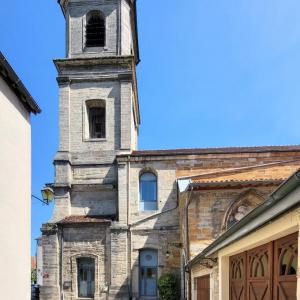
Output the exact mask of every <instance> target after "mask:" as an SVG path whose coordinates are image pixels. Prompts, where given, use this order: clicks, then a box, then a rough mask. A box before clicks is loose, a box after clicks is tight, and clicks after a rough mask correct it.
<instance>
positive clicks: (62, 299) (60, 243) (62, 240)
mask: <svg viewBox="0 0 300 300" xmlns="http://www.w3.org/2000/svg"><path fill="white" fill-rule="evenodd" d="M58 232H59V248H60V249H59V250H60V251H59V286H60V299H61V300H64V292H63V278H62V277H63V276H62V268H63V246H64V229H63V227H59V231H58Z"/></svg>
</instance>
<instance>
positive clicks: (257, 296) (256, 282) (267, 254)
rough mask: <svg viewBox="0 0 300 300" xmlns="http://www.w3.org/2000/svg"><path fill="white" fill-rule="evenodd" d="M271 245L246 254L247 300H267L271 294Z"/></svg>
mask: <svg viewBox="0 0 300 300" xmlns="http://www.w3.org/2000/svg"><path fill="white" fill-rule="evenodd" d="M272 263H273V243H269V244H267V245H263V246H261V247H258V248H255V249H253V250H250V251H248V252H247V296H248V300H269V299H271V295H272V294H271V292H272V265H273V264H272Z"/></svg>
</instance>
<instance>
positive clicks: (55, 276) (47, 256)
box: [40, 224, 60, 300]
mask: <svg viewBox="0 0 300 300" xmlns="http://www.w3.org/2000/svg"><path fill="white" fill-rule="evenodd" d="M42 233H43V236H42V245H43V273H42V275H43V285H42V286H41V287H40V300H60V286H59V278H60V275H59V265H60V264H59V237H58V230H57V226H56V225H55V224H44V225H43V227H42Z"/></svg>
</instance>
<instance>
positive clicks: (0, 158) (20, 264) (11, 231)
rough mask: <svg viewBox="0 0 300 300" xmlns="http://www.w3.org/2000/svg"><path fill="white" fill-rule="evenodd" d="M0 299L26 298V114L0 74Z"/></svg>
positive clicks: (28, 184) (28, 191)
mask: <svg viewBox="0 0 300 300" xmlns="http://www.w3.org/2000/svg"><path fill="white" fill-rule="evenodd" d="M0 136H1V155H0V165H1V170H0V199H1V201H0V211H1V218H0V227H1V228H2V229H3V230H1V232H0V244H1V249H0V266H1V269H2V272H0V282H1V299H10V300H19V299H24V300H26V299H30V207H31V195H30V194H31V129H30V120H29V113H28V111H27V110H26V109H25V108H24V107H23V105H22V104H21V103H20V102H19V100H18V99H17V97H16V96H15V94H14V93H13V92H12V91H11V90H10V88H9V87H8V86H7V84H6V83H5V82H4V81H3V79H2V78H1V77H0Z"/></svg>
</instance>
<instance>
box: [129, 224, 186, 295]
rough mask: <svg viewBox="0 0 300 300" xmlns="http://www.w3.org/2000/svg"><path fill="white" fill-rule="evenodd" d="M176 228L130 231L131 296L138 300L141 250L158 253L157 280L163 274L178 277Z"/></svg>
mask: <svg viewBox="0 0 300 300" xmlns="http://www.w3.org/2000/svg"><path fill="white" fill-rule="evenodd" d="M178 241H179V231H178V228H176V227H174V228H165V229H164V230H163V229H161V230H160V229H156V230H153V229H151V228H149V229H148V230H146V229H144V230H143V229H141V230H139V229H133V230H132V231H131V285H132V296H133V297H136V299H139V298H138V297H139V253H140V251H141V250H143V249H155V250H157V251H158V278H159V277H160V276H161V275H162V274H164V273H169V272H171V273H174V274H176V275H177V276H178V277H180V244H179V243H178Z"/></svg>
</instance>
